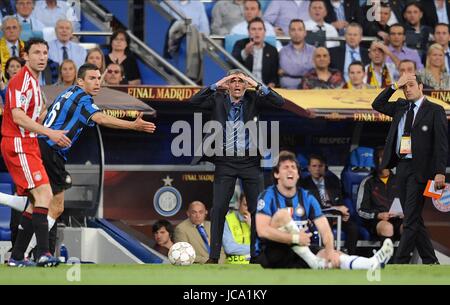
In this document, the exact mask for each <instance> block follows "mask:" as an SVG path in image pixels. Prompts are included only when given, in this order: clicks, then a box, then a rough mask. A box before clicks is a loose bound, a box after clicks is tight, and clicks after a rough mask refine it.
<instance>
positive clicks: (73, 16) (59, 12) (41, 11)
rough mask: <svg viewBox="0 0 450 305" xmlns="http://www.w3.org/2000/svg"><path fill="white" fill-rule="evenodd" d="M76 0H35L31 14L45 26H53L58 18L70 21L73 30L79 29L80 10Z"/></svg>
mask: <svg viewBox="0 0 450 305" xmlns="http://www.w3.org/2000/svg"><path fill="white" fill-rule="evenodd" d="M77 7H79V1H78V0H70V1H61V0H40V1H37V2H36V6H35V8H34V12H33V15H34V17H36V18H37V19H39V20H40V21H42V23H43V24H44V25H45V26H46V27H51V28H54V27H55V26H56V22H57V21H58V20H60V19H67V20H70V21H71V22H72V27H73V29H74V30H75V31H77V32H78V31H79V30H80V15H79V14H80V12H79V10H78V9H77Z"/></svg>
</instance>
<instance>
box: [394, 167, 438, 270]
mask: <svg viewBox="0 0 450 305" xmlns="http://www.w3.org/2000/svg"><path fill="white" fill-rule="evenodd" d="M397 179H398V180H397V183H398V187H399V192H400V201H401V203H402V207H403V213H404V215H405V218H404V219H403V233H402V236H401V238H400V244H399V246H398V249H397V255H396V259H395V263H396V264H408V263H409V262H410V260H411V254H412V252H413V251H414V248H417V250H418V251H419V255H420V257H421V258H422V261H423V263H424V264H434V263H438V259H437V257H436V255H435V253H434V248H433V245H432V244H431V240H430V237H429V235H428V232H427V230H426V228H425V224H424V222H423V218H422V210H423V205H424V202H425V198H424V197H423V191H424V189H425V186H426V185H425V184H424V183H420V182H418V181H417V179H416V177H415V172H414V168H413V165H412V161H410V160H400V162H399V164H398V165H397Z"/></svg>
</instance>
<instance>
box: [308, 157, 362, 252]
mask: <svg viewBox="0 0 450 305" xmlns="http://www.w3.org/2000/svg"><path fill="white" fill-rule="evenodd" d="M326 167H327V164H326V161H325V158H324V157H322V156H319V155H311V156H310V157H309V163H308V171H309V173H310V174H311V175H310V176H309V177H307V178H305V179H302V182H301V186H302V187H303V188H304V189H306V190H308V191H309V192H310V193H311V194H312V195H313V196H314V197H315V198H316V199H317V201H318V202H319V204H320V207H321V208H322V210H323V212H324V213H325V214H335V215H340V216H341V217H342V218H341V219H342V231H344V232H345V234H346V241H345V247H346V248H347V254H348V255H354V254H355V253H356V244H357V242H358V234H359V229H358V226H357V225H356V223H354V222H353V221H352V220H351V219H350V212H349V210H348V208H347V207H346V206H345V204H344V202H343V196H342V186H341V182H340V181H339V178H338V177H336V176H335V175H333V174H329V175H327V174H326ZM330 220H332V219H330ZM330 225H331V226H333V225H334V222H333V221H331V223H330Z"/></svg>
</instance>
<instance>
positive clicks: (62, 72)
mask: <svg viewBox="0 0 450 305" xmlns="http://www.w3.org/2000/svg"><path fill="white" fill-rule="evenodd" d="M76 80H77V65H76V64H75V62H74V61H73V60H71V59H65V60H63V62H62V64H61V65H60V66H59V79H58V82H57V83H56V84H57V85H58V86H72V85H75V82H76Z"/></svg>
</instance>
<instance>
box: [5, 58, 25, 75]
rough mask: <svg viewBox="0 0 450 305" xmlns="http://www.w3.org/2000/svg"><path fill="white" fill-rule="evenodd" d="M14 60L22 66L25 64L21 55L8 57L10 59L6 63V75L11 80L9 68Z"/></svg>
mask: <svg viewBox="0 0 450 305" xmlns="http://www.w3.org/2000/svg"><path fill="white" fill-rule="evenodd" d="M13 61H17V62H18V63H19V64H20V65H21V66H22V67H23V66H24V65H25V63H24V61H23V59H22V58H20V57H17V56H11V57H10V58H8V60H7V61H6V64H5V77H6V79H7V80H9V79H10V78H11V76H10V75H9V72H8V71H7V70H8V68H9V65H11V63H12V62H13Z"/></svg>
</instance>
